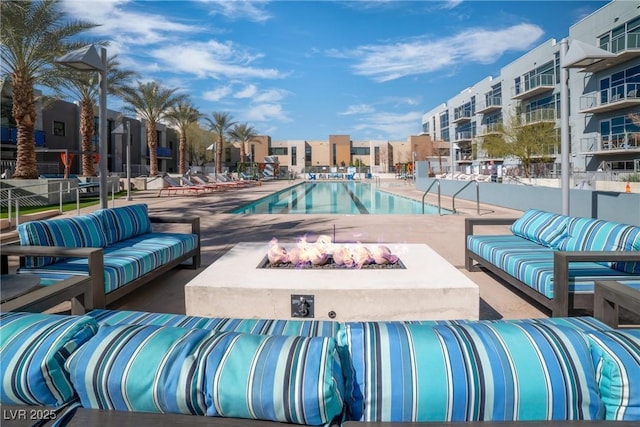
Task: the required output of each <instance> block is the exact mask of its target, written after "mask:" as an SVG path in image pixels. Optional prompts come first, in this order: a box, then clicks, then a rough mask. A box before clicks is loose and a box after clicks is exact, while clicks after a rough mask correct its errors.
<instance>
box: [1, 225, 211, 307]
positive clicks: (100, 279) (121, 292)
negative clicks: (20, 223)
mask: <svg viewBox="0 0 640 427" xmlns="http://www.w3.org/2000/svg"><path fill="white" fill-rule="evenodd" d="M149 220H150V221H151V223H152V224H189V225H191V233H192V234H195V235H197V236H198V245H197V247H196V248H194V249H193V250H191V251H189V252H187V253H185V254H184V255H182V256H181V257H178V258H176V259H175V260H173V261H171V262H168V263H166V264H163V265H162V266H160V267H158V268H156V269H155V270H152V271H150V272H148V273H147V274H145V275H143V276H140V277H138V278H136V279H135V280H133V281H131V282H129V283H127V284H126V285H124V286H122V287H120V288H118V289H115V290H113V291H111V292H109V293H106V294H105V291H104V274H103V271H104V252H103V250H102V248H92V247H86V248H67V247H62V246H20V245H19V244H11V245H3V246H2V251H1V254H0V258H1V261H0V265H1V267H2V271H3V272H4V271H7V270H8V259H7V257H8V256H9V255H14V256H15V255H17V256H19V257H20V265H23V263H24V257H26V256H55V257H76V258H87V259H88V264H89V277H91V290H90V291H89V294H88V295H87V296H86V297H87V298H88V299H89V301H92V305H91V306H92V307H93V308H105V307H106V306H107V304H111V303H113V302H114V301H116V300H118V299H120V298H122V297H124V296H125V295H127V294H129V293H131V292H133V291H134V290H136V289H138V288H139V287H141V286H143V285H145V284H146V283H148V282H150V281H152V280H154V279H155V278H157V277H159V276H160V275H162V274H164V273H165V272H167V271H169V270H171V269H173V268H174V267H178V266H181V264H182V263H183V262H184V261H186V260H188V259H189V258H191V259H192V261H191V264H188V265H185V267H188V268H191V269H197V268H200V260H201V255H200V217H197V216H164V215H163V216H155V215H149Z"/></svg>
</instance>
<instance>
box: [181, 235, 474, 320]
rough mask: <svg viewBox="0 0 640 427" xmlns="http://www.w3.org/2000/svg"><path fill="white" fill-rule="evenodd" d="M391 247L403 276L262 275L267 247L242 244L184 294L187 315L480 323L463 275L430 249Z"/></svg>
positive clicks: (271, 271) (387, 272) (375, 272)
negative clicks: (448, 320) (397, 257)
mask: <svg viewBox="0 0 640 427" xmlns="http://www.w3.org/2000/svg"><path fill="white" fill-rule="evenodd" d="M385 245H386V246H387V247H389V249H390V250H391V252H392V253H393V254H395V255H398V256H399V257H400V260H401V261H402V264H404V266H405V268H404V269H371V270H367V269H362V270H357V269H348V270H345V269H339V270H325V269H319V270H316V269H280V268H258V266H259V265H260V264H261V263H262V261H263V260H264V257H265V254H266V252H267V243H266V242H263V243H255V242H248V243H238V244H236V245H235V246H234V247H233V248H232V249H231V250H230V251H229V252H227V253H226V254H225V255H223V256H222V257H221V258H220V259H218V260H217V261H216V262H214V263H213V264H211V265H210V266H209V267H207V268H206V269H205V270H204V271H203V272H202V273H200V274H199V275H198V276H196V277H195V278H194V279H193V280H192V281H191V282H189V283H188V284H187V285H186V286H185V301H186V313H187V314H188V315H194V316H206V317H234V318H263V319H294V318H298V319H299V318H314V319H320V320H336V321H342V322H345V321H378V320H445V319H472V320H477V319H478V315H479V300H480V295H479V290H478V285H476V284H475V283H474V282H473V281H471V280H470V279H469V278H468V277H467V276H465V275H464V274H463V273H462V272H460V271H459V270H458V269H456V268H455V267H454V266H452V265H451V264H449V263H448V262H447V261H446V260H445V259H444V258H442V257H441V256H440V255H438V254H437V253H436V252H435V251H434V250H433V249H431V248H430V247H429V246H427V245H424V244H385ZM283 246H284V247H285V248H287V249H289V248H292V247H294V246H295V244H294V243H291V244H286V243H284V244H283ZM365 246H367V247H369V248H372V247H373V246H375V244H365ZM300 296H302V297H303V298H304V302H303V303H302V304H303V305H304V307H301V306H300ZM308 309H310V310H308Z"/></svg>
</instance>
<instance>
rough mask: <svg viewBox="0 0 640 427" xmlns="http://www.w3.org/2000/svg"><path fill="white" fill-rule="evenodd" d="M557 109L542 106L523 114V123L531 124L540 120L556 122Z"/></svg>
mask: <svg viewBox="0 0 640 427" xmlns="http://www.w3.org/2000/svg"><path fill="white" fill-rule="evenodd" d="M555 121H556V110H554V109H553V108H540V109H538V110H533V111H528V112H526V113H523V114H522V124H523V125H531V124H534V123H540V122H555Z"/></svg>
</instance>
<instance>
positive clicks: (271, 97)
mask: <svg viewBox="0 0 640 427" xmlns="http://www.w3.org/2000/svg"><path fill="white" fill-rule="evenodd" d="M289 94H290V92H289V91H287V90H284V89H267V90H263V91H261V92H260V93H258V94H256V95H255V96H254V97H253V101H254V102H257V103H259V102H264V103H274V102H276V101H280V100H281V99H284V98H285V97H286V96H287V95H289Z"/></svg>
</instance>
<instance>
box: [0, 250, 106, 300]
mask: <svg viewBox="0 0 640 427" xmlns="http://www.w3.org/2000/svg"><path fill="white" fill-rule="evenodd" d="M0 249H1V253H0V268H1V271H2V274H7V273H8V272H9V259H8V257H9V255H12V256H19V257H21V258H22V257H26V256H52V257H67V258H87V259H88V264H89V276H90V277H91V291H90V293H89V295H87V298H88V299H89V301H93V307H94V308H104V307H105V295H104V252H103V250H102V248H67V247H64V246H21V245H3V246H2V247H1V248H0Z"/></svg>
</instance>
